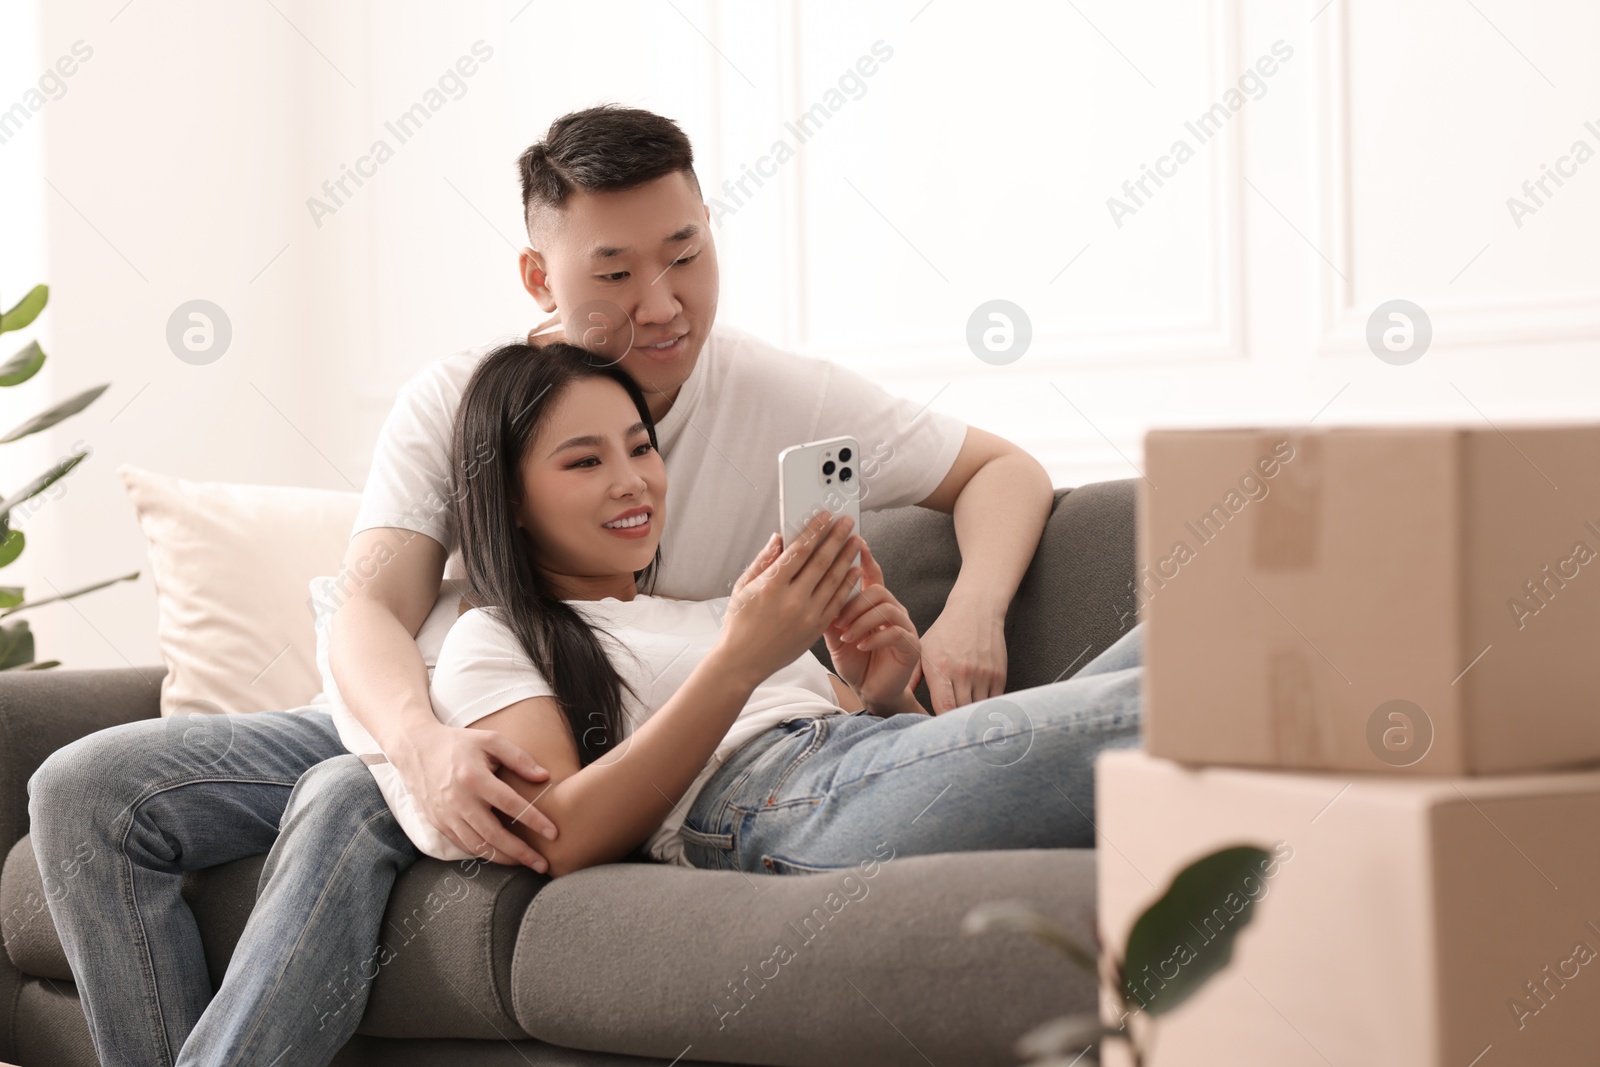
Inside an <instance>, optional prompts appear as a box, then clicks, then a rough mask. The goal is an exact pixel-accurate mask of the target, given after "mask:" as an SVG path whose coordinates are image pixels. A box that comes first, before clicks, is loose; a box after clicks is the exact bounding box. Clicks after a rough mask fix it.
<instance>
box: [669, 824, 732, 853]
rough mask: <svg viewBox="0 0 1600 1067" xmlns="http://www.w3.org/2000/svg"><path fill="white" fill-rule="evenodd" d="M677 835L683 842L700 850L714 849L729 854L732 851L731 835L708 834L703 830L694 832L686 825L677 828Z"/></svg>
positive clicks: (692, 828)
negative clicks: (694, 845)
mask: <svg viewBox="0 0 1600 1067" xmlns="http://www.w3.org/2000/svg"><path fill="white" fill-rule="evenodd" d="M678 834H679V836H680V837H682V838H683V839H684V840H685V841H687V842H691V843H693V844H696V845H699V846H701V847H702V848H709V849H714V850H716V851H718V852H731V851H732V850H733V835H732V834H708V833H706V832H705V831H704V830H696V829H695V828H694V827H692V826H690V825H689V824H688V823H684V824H683V825H682V826H680V827H678Z"/></svg>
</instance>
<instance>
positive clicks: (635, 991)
mask: <svg viewBox="0 0 1600 1067" xmlns="http://www.w3.org/2000/svg"><path fill="white" fill-rule="evenodd" d="M871 870H872V873H871V874H868V873H867V870H866V869H857V868H848V869H844V870H841V871H830V872H826V873H820V874H800V875H766V874H763V875H746V874H745V873H744V872H742V871H709V870H690V869H687V868H681V867H668V866H648V865H639V864H619V865H609V866H603V867H593V868H589V869H586V870H582V871H577V872H575V873H573V874H570V875H567V876H565V877H562V878H558V879H556V880H555V881H553V882H551V883H550V884H549V885H548V886H546V887H545V888H544V889H543V890H542V891H541V892H540V893H539V895H538V896H536V897H534V899H533V903H532V905H531V906H530V907H529V908H528V911H527V915H526V916H525V917H524V919H523V921H522V929H521V932H520V934H519V935H518V938H517V950H516V957H515V960H514V963H513V967H512V985H511V991H512V998H513V1002H514V1005H515V1010H516V1015H517V1018H518V1019H519V1020H520V1021H521V1023H522V1026H523V1028H524V1029H525V1030H527V1032H528V1033H530V1034H532V1035H533V1036H534V1037H537V1038H540V1039H541V1040H544V1041H548V1042H552V1043H554V1044H559V1045H567V1046H571V1047H573V1048H586V1049H596V1050H606V1051H611V1052H622V1053H631V1054H633V1055H639V1056H652V1055H653V1056H660V1057H664V1058H671V1057H673V1056H677V1055H679V1054H684V1055H685V1056H686V1058H696V1059H704V1060H715V1061H718V1062H734V1063H751V1064H785V1065H797V1067H798V1065H811V1064H815V1065H817V1067H824V1065H826V1067H834V1065H836V1064H840V1063H871V1064H875V1065H876V1064H883V1065H886V1067H887V1065H895V1064H907V1065H915V1067H925V1064H926V1063H928V1062H929V1061H930V1060H931V1061H932V1062H936V1063H952V1064H954V1063H959V1064H963V1065H968V1067H976V1065H981V1064H1006V1065H1011V1064H1015V1062H1016V1056H1015V1054H1014V1052H1013V1050H1012V1047H1011V1046H1012V1043H1013V1042H1014V1041H1015V1040H1016V1039H1017V1038H1018V1037H1020V1036H1021V1035H1022V1034H1023V1033H1024V1032H1026V1031H1027V1030H1028V1029H1029V1028H1030V1027H1032V1026H1034V1025H1035V1024H1037V1023H1040V1022H1043V1021H1045V1020H1046V1019H1049V1018H1053V1017H1055V1016H1057V1015H1061V1014H1066V1013H1069V1012H1080V1011H1093V1010H1094V1005H1095V982H1094V979H1093V978H1092V977H1091V976H1089V975H1087V974H1085V973H1083V972H1082V971H1079V970H1077V969H1076V968H1075V967H1073V966H1072V965H1071V964H1069V963H1068V962H1067V960H1066V959H1065V957H1064V956H1062V955H1061V953H1059V952H1058V951H1056V950H1055V949H1053V948H1050V947H1048V946H1046V945H1044V944H1043V943H1041V942H1039V941H1037V940H1035V939H1034V938H1032V937H1029V936H1027V935H1024V934H1016V933H990V934H984V935H980V936H977V937H965V936H962V934H961V932H960V927H961V920H962V918H963V916H965V915H966V913H967V912H968V911H969V910H970V909H971V908H972V907H974V906H975V905H977V904H979V903H981V902H983V901H988V900H999V899H1007V898H1015V899H1021V900H1024V901H1027V902H1029V903H1030V904H1032V905H1034V906H1036V907H1037V908H1038V909H1039V910H1040V911H1042V912H1044V913H1045V914H1047V915H1050V916H1051V917H1053V918H1055V919H1056V920H1058V921H1060V922H1061V923H1062V924H1063V925H1065V926H1066V927H1067V928H1069V929H1071V930H1073V931H1075V932H1076V934H1077V936H1078V937H1079V938H1080V939H1081V941H1082V942H1083V943H1084V944H1093V943H1094V940H1093V926H1094V900H1095V864H1094V853H1093V852H1092V851H1090V850H1077V849H1028V850H1014V851H1013V850H1005V851H991V852H956V853H944V854H940V855H933V856H906V857H901V858H897V859H889V860H887V861H885V862H881V863H877V864H875V865H874V866H873V867H872V868H871Z"/></svg>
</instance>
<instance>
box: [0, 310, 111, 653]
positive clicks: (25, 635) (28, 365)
mask: <svg viewBox="0 0 1600 1067" xmlns="http://www.w3.org/2000/svg"><path fill="white" fill-rule="evenodd" d="M49 299H50V290H49V289H48V288H46V287H45V286H43V285H36V286H34V287H33V288H32V289H31V290H29V292H28V294H27V295H26V296H24V297H23V298H22V299H21V300H19V301H17V303H16V306H14V307H12V308H11V310H9V311H7V312H5V313H4V314H0V333H9V332H10V331H12V330H20V329H22V328H23V327H25V326H29V325H32V323H33V320H34V319H36V318H38V317H39V312H41V311H43V310H44V305H45V303H46V302H47V301H48V300H49ZM44 360H45V355H44V349H42V348H40V347H39V342H38V341H30V342H28V344H27V345H25V346H24V347H23V348H22V350H21V351H20V352H18V353H17V354H16V355H14V356H12V357H11V358H10V359H8V360H6V361H5V362H4V363H0V387H11V386H16V385H21V384H22V383H23V382H25V381H27V380H28V379H29V378H32V377H33V376H34V375H35V374H37V373H39V368H40V367H43V366H44ZM110 387H111V383H109V382H107V383H106V384H104V385H97V386H95V387H94V388H92V389H85V390H84V391H83V392H81V393H79V394H78V395H77V396H74V397H71V398H70V399H67V400H63V401H62V402H61V403H59V404H57V405H56V406H55V407H52V408H50V409H48V410H46V411H41V412H40V413H39V414H37V415H35V416H33V417H32V418H30V419H28V420H26V421H25V422H23V423H22V424H21V425H19V426H17V427H15V428H14V429H12V430H11V432H10V433H7V434H5V435H4V436H3V437H0V444H8V443H10V442H12V441H18V440H21V439H22V438H24V437H27V436H28V435H30V434H36V433H38V432H39V431H40V430H48V429H49V428H50V427H52V426H54V425H55V424H56V423H58V422H60V421H61V420H62V419H65V418H68V417H69V416H72V415H76V414H77V413H78V412H80V411H82V410H83V409H84V408H86V407H88V406H89V405H90V404H92V403H94V402H95V400H96V399H97V398H99V396H100V394H101V393H103V392H105V391H106V390H107V389H109V388H110ZM88 457H89V453H88V452H87V451H82V452H76V451H75V452H73V453H72V455H70V456H67V457H66V458H65V459H62V460H59V461H57V462H56V463H55V464H54V465H53V466H51V467H50V469H49V470H47V471H45V472H44V473H43V474H41V475H39V476H38V477H37V478H35V479H33V481H31V482H29V483H28V484H27V485H25V486H23V487H22V488H21V489H18V490H17V491H16V492H15V493H12V494H10V495H9V496H6V497H5V498H4V499H3V500H0V567H7V566H10V565H11V564H12V563H15V562H16V559H17V557H18V556H20V555H22V550H23V548H24V547H26V546H27V538H25V537H23V535H22V531H21V530H16V529H12V526H11V512H12V510H13V509H15V508H16V507H17V506H18V505H20V504H22V503H23V502H25V501H28V500H31V499H33V498H34V497H36V496H38V495H39V494H40V493H42V492H44V491H45V490H46V489H49V488H50V487H51V486H52V485H54V484H55V483H56V482H58V481H60V480H61V479H63V478H65V477H66V476H67V475H69V474H71V473H72V471H73V468H75V467H77V465H78V464H80V463H82V462H83V461H84V460H85V459H87V458H88ZM137 577H139V572H138V571H134V572H133V573H132V574H125V575H123V576H122V577H121V578H112V579H109V580H107V581H103V582H96V583H94V584H93V585H86V586H84V587H83V588H81V589H74V590H72V591H71V592H67V593H59V594H57V595H55V596H50V597H44V598H42V599H39V600H27V601H25V600H24V599H23V596H22V587H21V586H20V585H0V609H5V610H0V619H5V618H7V617H8V616H11V615H15V614H16V613H17V612H19V611H26V610H27V609H28V608H36V607H38V606H39V605H41V604H53V603H55V602H56V601H58V600H71V599H72V598H73V597H75V596H82V595H83V594H84V593H92V592H94V591H95V590H96V589H104V588H105V587H106V586H108V585H113V584H115V583H117V582H127V581H132V580H133V579H135V578H137ZM60 665H61V661H60V660H53V659H52V660H45V661H43V662H40V661H38V660H36V659H34V654H33V632H32V631H31V630H29V629H28V621H27V620H26V619H18V620H17V621H16V622H13V623H0V670H3V671H11V670H18V671H36V670H43V669H45V668H47V667H59V666H60Z"/></svg>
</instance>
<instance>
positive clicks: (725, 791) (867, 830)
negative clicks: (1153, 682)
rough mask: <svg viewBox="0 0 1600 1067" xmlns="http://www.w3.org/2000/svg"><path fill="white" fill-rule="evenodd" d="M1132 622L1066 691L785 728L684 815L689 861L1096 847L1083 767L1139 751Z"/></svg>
mask: <svg viewBox="0 0 1600 1067" xmlns="http://www.w3.org/2000/svg"><path fill="white" fill-rule="evenodd" d="M1143 645H1144V626H1143V624H1140V625H1137V626H1135V627H1134V628H1133V629H1131V630H1129V631H1128V632H1127V633H1125V634H1123V635H1122V636H1121V637H1120V638H1118V639H1117V640H1116V641H1115V642H1114V643H1113V644H1112V645H1111V646H1110V647H1109V648H1107V649H1106V650H1105V651H1104V652H1102V653H1100V655H1098V656H1096V657H1095V658H1094V659H1092V660H1090V661H1089V662H1088V663H1087V664H1085V665H1084V667H1083V669H1082V670H1080V671H1079V672H1078V673H1077V674H1075V675H1073V676H1072V677H1071V678H1069V679H1067V680H1066V681H1061V682H1053V683H1051V684H1049V685H1041V686H1036V687H1034V688H1032V689H1022V690H1018V691H1016V692H1013V693H1007V694H1006V695H1005V696H1003V697H994V698H991V699H989V700H980V701H977V702H976V703H973V704H968V705H966V706H964V707H960V708H956V709H954V710H951V711H947V712H945V713H944V714H943V715H939V716H936V717H930V716H926V715H918V714H915V713H908V714H899V715H891V716H889V717H888V718H878V717H877V716H875V715H871V714H869V713H867V712H864V711H863V712H857V713H855V714H853V715H827V716H822V717H820V718H814V719H794V720H790V721H788V722H784V723H780V724H779V725H777V726H775V727H773V728H772V729H771V730H768V731H766V732H765V733H763V734H761V735H760V736H759V737H757V738H755V739H754V740H752V741H751V742H750V743H749V744H747V745H745V746H744V747H742V748H740V749H739V751H737V752H735V753H734V754H733V756H732V757H731V758H730V759H729V760H728V761H727V762H726V763H724V764H723V765H722V766H721V767H720V768H718V770H717V772H716V773H715V774H713V775H712V776H711V778H710V779H709V780H708V781H707V782H706V784H705V788H704V789H702V790H701V792H700V794H699V795H698V796H697V797H696V798H695V802H694V804H693V805H691V807H690V809H689V812H688V814H687V815H686V816H685V817H684V823H683V830H682V836H683V838H684V857H685V858H686V859H688V860H689V862H690V863H692V864H694V865H695V866H696V867H708V868H714V869H721V870H743V871H753V872H768V873H774V874H803V873H808V872H814V871H832V870H839V869H841V868H846V867H854V866H857V865H859V864H861V863H863V862H865V861H869V860H873V859H877V860H886V859H889V858H892V857H894V856H908V855H926V854H928V853H934V852H965V851H972V850H980V849H1007V848H1074V847H1076V848H1088V847H1092V846H1093V845H1094V759H1095V756H1097V755H1098V754H1099V753H1101V752H1103V751H1105V750H1106V749H1111V748H1130V747H1133V746H1136V745H1137V744H1138V743H1139V721H1140V695H1139V694H1140V682H1141V680H1142V678H1143V675H1144V668H1143V666H1142V664H1143Z"/></svg>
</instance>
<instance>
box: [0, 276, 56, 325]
mask: <svg viewBox="0 0 1600 1067" xmlns="http://www.w3.org/2000/svg"><path fill="white" fill-rule="evenodd" d="M49 300H50V287H49V286H48V285H36V286H34V287H33V288H32V289H29V290H28V295H27V296H24V297H23V298H22V299H21V300H18V301H17V303H16V306H14V307H13V308H12V309H11V310H10V311H8V312H6V313H5V314H4V315H0V333H8V332H9V331H11V330H20V329H22V328H23V327H24V326H26V325H28V324H29V323H30V322H32V321H33V320H34V319H36V318H38V317H39V312H41V311H43V310H44V306H45V304H46V303H48V302H49Z"/></svg>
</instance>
